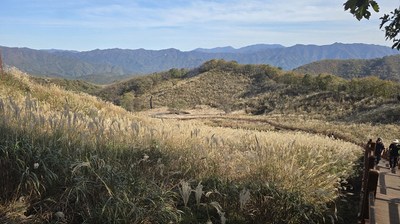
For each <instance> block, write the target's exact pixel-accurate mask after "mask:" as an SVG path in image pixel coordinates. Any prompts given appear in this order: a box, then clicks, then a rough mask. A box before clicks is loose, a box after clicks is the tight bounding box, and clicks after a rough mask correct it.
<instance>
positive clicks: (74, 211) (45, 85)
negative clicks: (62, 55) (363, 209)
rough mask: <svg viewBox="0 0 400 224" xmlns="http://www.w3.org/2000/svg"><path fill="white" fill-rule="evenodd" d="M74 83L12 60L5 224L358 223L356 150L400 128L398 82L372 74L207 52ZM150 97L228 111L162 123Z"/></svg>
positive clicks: (0, 113) (1, 120) (0, 177)
mask: <svg viewBox="0 0 400 224" xmlns="http://www.w3.org/2000/svg"><path fill="white" fill-rule="evenodd" d="M56 81H57V82H59V83H58V84H55V82H56ZM63 84H65V83H63V82H61V81H60V80H57V79H56V80H53V79H49V80H48V82H47V81H46V80H45V82H43V79H40V78H39V79H38V78H37V77H36V78H35V77H30V76H28V75H26V74H24V73H22V72H20V71H18V70H17V69H14V68H12V69H8V71H7V73H6V74H5V79H4V80H2V81H1V82H0V129H1V132H0V170H1V171H0V188H1V189H2V191H1V192H0V221H2V222H3V221H4V222H17V223H21V222H33V223H238V224H239V223H326V222H329V223H331V222H335V223H356V221H355V220H356V216H357V215H356V213H357V206H358V203H357V201H356V200H357V198H356V195H359V192H357V190H356V189H357V185H358V184H359V183H360V180H358V181H354V180H353V178H356V177H358V176H359V173H360V172H359V171H360V170H359V169H358V168H357V167H358V166H359V158H360V157H361V156H362V148H361V147H360V146H359V144H360V143H361V142H363V141H364V142H365V141H367V140H368V139H370V138H371V139H375V138H377V137H378V136H379V137H383V138H384V142H385V144H387V143H388V141H390V140H391V139H394V138H398V136H397V134H398V133H399V132H400V128H399V127H400V126H399V125H398V117H397V116H398V112H397V111H399V108H398V103H397V99H396V98H397V96H398V93H399V87H398V84H397V83H394V82H389V81H383V80H380V79H377V78H374V77H367V78H363V79H353V80H351V81H348V80H345V79H342V78H339V77H336V76H332V75H319V76H311V75H297V74H295V73H291V72H283V71H282V70H280V69H278V68H275V67H273V66H268V65H252V64H248V65H242V64H238V63H236V62H233V61H231V62H227V61H225V60H210V61H207V62H206V63H204V64H203V65H202V66H200V67H198V68H196V69H191V70H186V69H170V70H168V71H166V72H160V73H153V74H149V75H146V76H141V77H135V78H132V79H130V80H126V81H122V82H119V83H115V84H112V85H108V86H105V87H102V88H98V86H92V87H91V86H88V87H84V86H85V85H86V83H84V82H77V83H74V84H69V85H70V86H74V90H73V91H71V90H65V89H63V88H61V87H60V86H59V85H63ZM377 87H385V88H377ZM70 88H71V87H70ZM79 88H87V89H88V92H90V93H91V94H94V93H95V94H97V95H98V96H99V97H101V98H103V99H100V98H98V97H95V96H92V95H89V94H87V93H83V92H80V91H78V90H79ZM71 89H72V88H71ZM382 89H385V90H386V89H388V90H390V91H382ZM150 97H152V104H153V107H161V106H164V105H166V106H169V107H170V108H171V109H175V110H181V111H183V110H185V108H190V107H196V106H199V105H210V106H213V107H217V108H220V109H221V111H222V110H223V111H225V112H227V113H226V114H225V115H224V116H219V117H218V118H210V119H208V120H204V119H201V120H187V121H180V120H176V119H159V118H156V117H155V116H153V115H152V116H149V113H150V114H151V111H152V110H147V109H148V108H149V107H150ZM106 100H107V101H106ZM111 102H114V103H115V104H119V105H122V106H124V107H125V108H126V109H128V110H131V112H130V111H128V110H126V109H124V108H122V107H119V106H117V105H115V104H112V103H111ZM239 109H241V110H244V111H246V112H247V114H246V113H245V114H242V115H240V116H239V115H235V114H233V113H229V112H230V111H233V110H239ZM389 112H390V113H389ZM250 114H251V115H250ZM256 114H260V115H259V116H256ZM177 116H181V115H177ZM371 117H374V118H380V119H379V120H378V119H377V120H376V121H375V120H373V119H371ZM177 118H178V117H177ZM236 121H241V122H237V123H235V122H236ZM246 121H247V122H246ZM389 121H392V122H393V123H394V124H393V123H392V124H388V123H389ZM215 124H218V125H215ZM274 127H279V129H282V130H278V129H276V128H274ZM285 129H287V130H292V131H286V130H285ZM388 130H389V131H388ZM332 132H334V133H335V136H337V137H338V139H334V138H328V137H327V136H326V133H332ZM318 133H321V134H318ZM341 139H345V140H346V141H344V140H341ZM351 142H354V143H357V144H353V143H351ZM387 145H388V144H387Z"/></svg>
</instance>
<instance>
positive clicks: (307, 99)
mask: <svg viewBox="0 0 400 224" xmlns="http://www.w3.org/2000/svg"><path fill="white" fill-rule="evenodd" d="M178 71H179V70H178ZM171 72H172V70H170V71H168V72H162V73H153V74H149V75H146V76H141V77H136V78H133V79H129V80H125V81H122V82H119V83H115V84H111V85H107V86H105V87H104V88H101V89H97V90H95V91H94V92H93V94H95V95H97V96H99V97H101V98H102V99H104V100H107V101H111V102H113V103H115V104H117V105H121V106H123V107H124V108H126V109H128V110H132V111H140V110H147V109H150V99H151V100H152V104H153V106H154V107H162V106H168V107H170V108H171V109H174V108H175V109H179V108H182V107H183V108H184V107H187V108H194V107H196V106H197V105H209V106H211V107H214V108H219V109H221V110H224V111H225V112H227V113H229V112H231V111H236V110H244V111H246V112H247V113H251V114H269V115H271V114H301V115H307V116H311V117H312V116H320V117H321V116H322V117H324V119H328V120H342V119H346V118H347V117H349V116H353V119H354V120H358V121H362V122H368V120H370V119H371V117H370V116H369V117H366V116H367V115H366V113H365V111H368V110H374V109H377V108H380V107H381V106H382V105H391V106H396V105H397V102H398V101H397V96H398V95H399V93H400V87H399V84H398V83H393V82H389V81H384V80H381V79H378V78H376V77H366V78H359V79H354V80H346V79H343V78H340V77H337V76H333V75H329V74H325V75H318V76H311V75H303V74H296V73H291V72H283V71H282V70H280V69H278V68H275V67H273V66H269V65H251V64H247V65H242V64H238V63H236V62H233V61H231V62H227V61H224V60H218V61H217V60H211V61H208V62H206V63H204V64H203V65H202V66H200V67H198V68H197V69H194V70H189V71H187V73H180V74H181V75H180V76H179V77H173V76H172V75H171V74H172V73H171ZM366 104H367V105H366ZM388 109H389V107H388ZM390 110H392V109H390ZM358 114H360V116H362V117H358V116H357V115H358ZM389 114H391V115H390V116H385V114H384V113H379V115H378V114H377V115H376V116H377V117H376V118H375V119H373V120H374V121H376V122H381V123H389V122H398V119H399V118H398V116H397V115H395V114H393V113H392V112H391V113H389ZM364 115H365V116H364ZM392 115H393V116H392Z"/></svg>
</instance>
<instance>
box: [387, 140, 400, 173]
mask: <svg viewBox="0 0 400 224" xmlns="http://www.w3.org/2000/svg"><path fill="white" fill-rule="evenodd" d="M398 145H399V140H397V139H395V140H393V142H392V144H390V146H389V150H390V157H389V165H390V171H392V172H394V170H395V168H396V166H397V160H398V159H399V148H398ZM392 160H393V161H392Z"/></svg>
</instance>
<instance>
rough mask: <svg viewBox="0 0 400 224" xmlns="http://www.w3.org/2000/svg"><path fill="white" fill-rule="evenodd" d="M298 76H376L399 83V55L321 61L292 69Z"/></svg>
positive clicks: (346, 77)
mask: <svg viewBox="0 0 400 224" xmlns="http://www.w3.org/2000/svg"><path fill="white" fill-rule="evenodd" d="M293 72H295V73H298V74H311V75H318V74H321V73H325V74H333V75H335V76H339V77H342V78H345V79H352V78H362V77H366V76H376V77H379V78H380V79H387V80H392V81H397V82H398V81H400V55H392V56H386V57H383V58H375V59H369V60H357V59H348V60H335V59H329V60H321V61H316V62H312V63H310V64H306V65H303V66H300V67H298V68H295V69H293Z"/></svg>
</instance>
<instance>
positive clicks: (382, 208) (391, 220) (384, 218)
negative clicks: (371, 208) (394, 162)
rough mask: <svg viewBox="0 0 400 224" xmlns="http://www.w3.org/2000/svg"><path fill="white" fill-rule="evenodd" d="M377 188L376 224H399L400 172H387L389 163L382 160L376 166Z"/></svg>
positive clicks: (397, 170)
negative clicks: (377, 171)
mask: <svg viewBox="0 0 400 224" xmlns="http://www.w3.org/2000/svg"><path fill="white" fill-rule="evenodd" d="M376 169H377V170H379V179H378V187H377V191H376V192H377V193H376V199H375V218H376V223H378V224H400V170H399V169H398V168H397V169H396V170H395V171H394V173H392V172H391V171H390V170H389V161H387V160H385V159H382V160H381V161H380V162H379V164H378V166H377V167H376Z"/></svg>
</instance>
